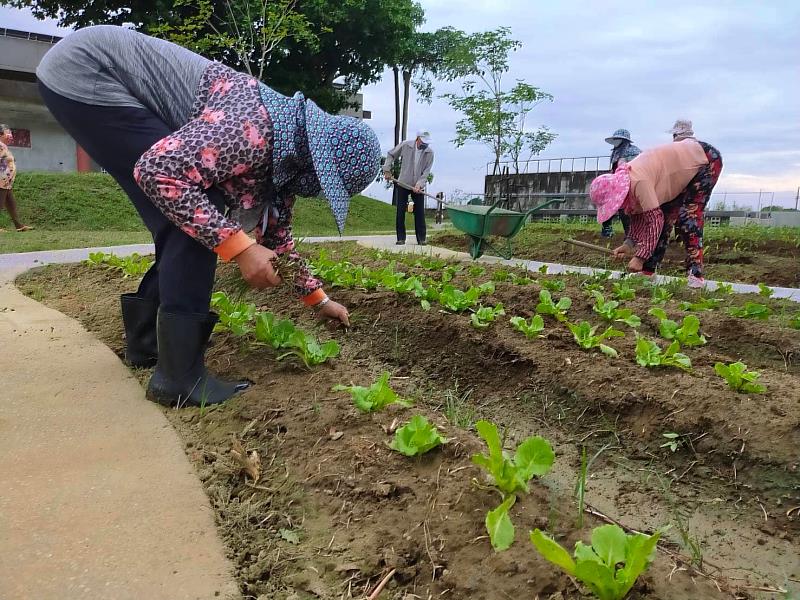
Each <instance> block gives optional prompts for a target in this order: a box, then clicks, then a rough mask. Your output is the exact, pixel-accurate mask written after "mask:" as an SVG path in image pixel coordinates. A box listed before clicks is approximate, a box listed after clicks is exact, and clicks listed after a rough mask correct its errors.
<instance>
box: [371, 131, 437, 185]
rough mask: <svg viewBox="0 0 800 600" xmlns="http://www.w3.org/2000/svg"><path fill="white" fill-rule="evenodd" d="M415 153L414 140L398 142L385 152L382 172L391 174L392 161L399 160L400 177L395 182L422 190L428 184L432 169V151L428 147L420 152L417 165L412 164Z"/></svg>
mask: <svg viewBox="0 0 800 600" xmlns="http://www.w3.org/2000/svg"><path fill="white" fill-rule="evenodd" d="M415 152H417V146H416V140H406V141H405V142H400V144H398V145H397V146H395V147H394V148H392V149H391V150H389V152H387V154H386V162H384V163H383V171H384V172H385V173H391V171H392V165H393V164H394V161H395V160H397V159H398V158H399V159H400V162H401V165H400V177H398V178H397V180H398V181H399V182H400V183H402V184H404V185H407V186H409V187H412V188H413V187H419V188H422V189H424V188H425V185H426V184H427V183H428V175H430V172H431V167H433V150H432V149H431V147H430V146H428V147H427V148H425V150H420V151H419V160H417V164H414V153H415Z"/></svg>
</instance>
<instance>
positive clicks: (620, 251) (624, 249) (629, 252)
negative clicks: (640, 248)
mask: <svg viewBox="0 0 800 600" xmlns="http://www.w3.org/2000/svg"><path fill="white" fill-rule="evenodd" d="M611 256H613V257H614V258H618V259H620V260H622V259H624V258H628V257H629V256H633V248H631V247H630V246H629V245H628V244H622V245H621V246H617V247H616V248H614V249H613V250H612V251H611Z"/></svg>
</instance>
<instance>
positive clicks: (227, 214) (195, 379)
mask: <svg viewBox="0 0 800 600" xmlns="http://www.w3.org/2000/svg"><path fill="white" fill-rule="evenodd" d="M36 75H37V77H38V78H39V91H40V93H41V95H42V98H43V99H44V102H45V104H46V105H47V107H48V108H49V109H50V112H51V113H53V115H54V116H55V118H56V120H57V121H58V122H59V123H61V125H62V126H63V127H64V129H66V130H67V132H68V133H69V134H70V135H71V136H72V137H73V138H75V140H76V141H77V142H78V143H79V144H80V145H81V146H82V147H83V148H85V149H86V151H87V152H88V153H89V155H90V156H91V157H92V158H94V159H95V160H96V161H97V162H98V164H100V165H101V166H102V167H103V168H104V169H105V170H106V171H108V173H110V174H111V176H112V177H113V178H114V179H115V180H116V181H117V183H119V185H120V187H122V189H123V190H124V191H125V193H126V194H127V195H128V198H129V199H130V201H131V202H132V203H133V205H134V206H135V207H136V210H137V211H138V212H139V215H140V216H141V218H142V220H143V221H144V224H145V225H146V226H147V228H148V229H149V230H150V233H151V234H152V236H153V241H154V243H155V251H156V260H155V264H154V265H153V266H152V268H151V269H150V270H149V271H148V272H147V273H146V274H145V276H144V278H143V279H142V281H141V283H140V284H139V289H138V291H137V292H136V293H135V294H125V295H123V296H122V298H121V303H122V321H123V324H124V327H125V340H126V346H127V347H126V351H125V355H126V358H127V360H128V362H129V363H130V364H132V365H135V366H153V364H155V371H154V373H153V376H152V377H151V378H150V382H149V383H148V386H147V396H148V398H150V399H151V400H153V401H155V402H158V403H160V404H164V405H168V406H185V405H195V406H203V405H206V406H208V405H212V404H219V403H221V402H224V401H225V400H227V399H228V398H230V397H231V396H233V395H234V394H236V393H238V392H239V391H241V390H243V389H245V388H246V387H247V386H248V385H249V383H248V382H245V381H223V380H221V379H217V378H216V377H213V376H212V375H211V374H210V373H208V371H207V369H206V366H205V350H206V347H207V345H208V340H209V336H210V335H211V332H212V330H213V328H214V324H215V323H216V322H217V319H218V316H217V315H216V314H215V313H213V312H210V311H209V305H210V300H211V291H212V288H213V285H214V273H215V269H216V266H217V258H218V257H219V258H221V259H222V260H224V261H231V262H234V263H236V264H237V266H238V267H239V271H240V273H241V275H242V278H243V279H244V280H245V281H246V282H247V283H248V284H249V285H250V286H251V287H254V288H258V289H262V288H267V287H272V286H277V285H280V284H281V283H282V282H283V280H282V276H283V277H285V278H286V280H287V281H286V283H288V284H289V285H291V286H292V288H293V291H294V293H295V295H296V296H298V298H299V299H300V300H301V301H302V302H303V304H304V305H305V306H307V307H309V308H313V309H314V310H315V311H316V312H317V314H318V315H319V317H320V318H323V319H328V320H331V321H339V322H341V323H342V324H344V325H345V326H348V325H349V313H348V311H347V309H346V308H345V307H344V306H342V305H341V304H339V303H337V302H334V301H333V300H331V299H330V298H328V296H327V294H326V293H325V291H324V290H323V289H322V282H321V281H319V280H318V279H316V278H315V277H313V276H312V274H311V273H310V271H309V269H308V267H307V265H306V264H305V262H304V261H303V260H302V259H301V257H300V256H299V255H298V254H297V251H296V250H295V243H294V240H293V237H292V214H293V212H294V204H295V197H297V196H317V195H319V194H322V195H324V196H325V198H326V200H327V201H328V204H329V206H330V208H331V211H332V212H333V216H334V219H335V221H336V225H337V227H338V229H339V231H340V232H341V231H342V229H343V227H344V223H345V220H346V218H347V212H348V206H349V203H350V198H351V196H353V195H355V194H357V193H358V192H361V191H362V190H363V189H364V188H366V187H367V186H368V185H369V184H370V183H372V181H374V179H375V176H376V175H377V174H378V173H379V172H380V155H381V154H380V153H381V150H380V143H379V141H378V138H377V136H376V135H375V132H373V131H372V129H370V128H369V126H368V125H366V124H365V123H363V122H361V121H359V120H357V119H354V118H351V117H343V116H332V115H329V114H327V113H325V112H323V111H322V110H320V109H319V107H317V105H316V104H314V102H312V101H311V100H307V99H306V98H304V97H303V95H302V94H299V93H298V94H295V95H294V96H293V97H291V98H289V97H287V96H283V95H281V94H278V93H277V92H275V91H274V90H272V89H270V88H269V87H267V86H266V85H264V84H263V83H261V82H260V81H258V80H257V79H255V78H253V77H251V76H250V75H248V74H246V73H239V72H237V71H234V70H233V69H231V68H229V67H227V66H225V65H223V64H221V63H218V62H212V61H210V60H208V59H206V58H204V57H202V56H200V55H199V54H195V53H193V52H191V51H190V50H187V49H186V48H183V47H181V46H178V45H176V44H172V43H170V42H167V41H164V40H159V39H156V38H153V37H150V36H147V35H144V34H141V33H138V32H136V31H133V30H131V29H125V28H122V27H114V26H110V25H98V26H94V27H85V28H83V29H79V30H77V31H75V32H74V33H71V34H69V35H68V36H66V37H65V38H64V39H63V40H61V41H60V42H58V43H57V44H56V45H55V46H53V47H52V48H51V49H50V50H49V51H48V52H47V54H45V56H44V58H43V59H42V61H41V62H40V63H39V67H38V69H37V70H36ZM248 232H252V233H253V237H251V235H249V233H248ZM279 257H280V258H281V259H282V260H279ZM279 270H280V271H282V272H279ZM288 275H291V276H290V277H287V276H288Z"/></svg>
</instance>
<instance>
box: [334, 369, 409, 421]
mask: <svg viewBox="0 0 800 600" xmlns="http://www.w3.org/2000/svg"><path fill="white" fill-rule="evenodd" d="M333 391H335V392H342V391H345V392H350V396H352V398H353V404H355V405H356V408H358V409H359V410H360V411H362V412H375V411H377V410H383V409H384V408H386V407H387V406H389V405H390V404H400V405H401V406H411V402H409V401H408V400H404V399H403V398H401V397H400V396H398V395H397V393H396V392H395V391H394V390H393V389H392V387H391V386H390V385H389V372H388V371H384V372H383V374H382V375H381V376H380V379H378V381H376V382H375V383H373V384H372V385H371V386H369V387H362V386H360V385H351V386H347V385H337V386H335V387H334V388H333Z"/></svg>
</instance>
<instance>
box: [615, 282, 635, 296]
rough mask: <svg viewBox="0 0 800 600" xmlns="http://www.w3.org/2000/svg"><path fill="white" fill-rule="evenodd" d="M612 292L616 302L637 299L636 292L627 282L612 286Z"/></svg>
mask: <svg viewBox="0 0 800 600" xmlns="http://www.w3.org/2000/svg"><path fill="white" fill-rule="evenodd" d="M611 290H612V291H611V295H612V296H613V297H614V300H633V299H634V298H636V290H635V289H634V288H633V287H632V286H631V284H630V283H628V282H627V281H620V282H616V283H613V284H611Z"/></svg>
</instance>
